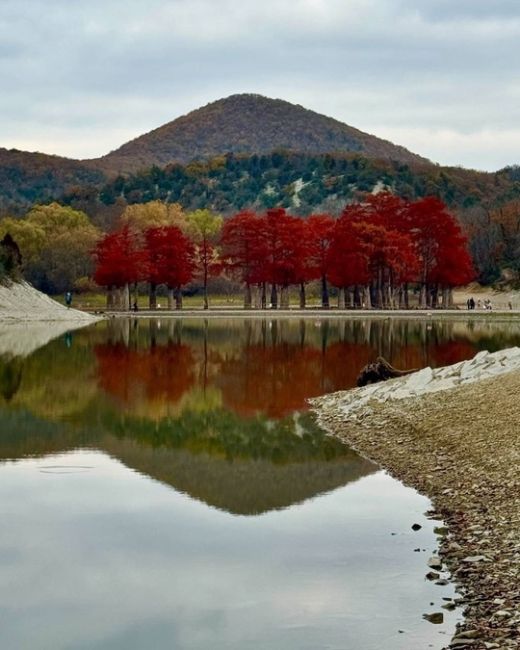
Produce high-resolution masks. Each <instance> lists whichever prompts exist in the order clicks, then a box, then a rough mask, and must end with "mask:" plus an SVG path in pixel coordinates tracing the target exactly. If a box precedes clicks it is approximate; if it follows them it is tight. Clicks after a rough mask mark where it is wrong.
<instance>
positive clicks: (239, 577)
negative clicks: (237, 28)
mask: <svg viewBox="0 0 520 650" xmlns="http://www.w3.org/2000/svg"><path fill="white" fill-rule="evenodd" d="M518 343H520V335H519V334H518V333H517V331H516V328H514V329H513V328H511V329H508V328H507V326H506V327H505V328H502V329H500V328H495V329H493V328H489V326H488V325H487V324H486V325H485V327H482V328H481V327H480V326H478V325H476V326H475V327H474V328H473V329H471V330H470V329H468V328H467V327H465V326H464V324H463V323H426V322H417V323H413V322H410V321H408V322H396V321H377V322H370V321H366V322H362V321H350V322H348V321H343V322H342V321H335V320H331V321H319V320H316V321H303V320H302V321H296V320H293V321H283V320H280V321H278V320H268V319H265V320H259V321H241V320H228V321H206V322H204V321H202V322H201V321H189V320H185V321H173V320H172V321H157V320H151V321H144V320H139V321H138V320H126V321H122V320H113V321H109V322H103V323H98V324H97V325H96V326H93V327H90V328H88V329H86V330H81V331H77V332H74V333H73V334H72V335H66V336H62V337H61V338H59V339H57V340H55V341H52V342H51V343H49V344H48V345H46V346H45V347H42V348H40V349H39V350H37V351H36V352H34V353H32V354H30V355H29V356H26V357H22V356H20V355H16V354H12V353H8V352H9V351H8V350H4V352H5V353H4V354H3V355H1V356H0V479H1V480H0V516H1V517H2V521H3V523H4V526H3V531H2V534H1V535H0V569H1V570H2V584H3V585H4V587H3V588H0V616H1V617H2V632H0V637H1V641H2V642H1V644H0V645H2V647H4V646H5V647H6V648H17V650H18V649H20V650H25V648H27V649H28V648H31V649H32V648H34V647H38V648H39V649H44V650H46V649H47V648H49V649H51V648H52V650H61V649H63V650H70V648H81V649H86V648H89V649H90V648H92V649H94V648H103V649H104V650H107V649H109V650H114V649H118V650H119V649H122V648H124V649H125V650H129V649H134V648H135V650H138V649H140V648H144V647H150V648H154V650H155V649H157V650H162V649H163V648H164V649H166V648H170V647H178V648H182V649H184V648H186V649H192V648H193V649H197V650H208V649H209V648H212V650H213V649H215V650H224V649H225V650H230V649H231V650H243V649H244V648H251V649H254V650H264V649H265V650H267V649H269V650H270V649H271V648H278V647H282V648H286V649H287V650H305V649H307V648H308V649H309V650H311V649H312V650H322V649H324V648H338V649H340V648H342V649H343V648H346V647H355V648H359V650H372V649H373V650H375V649H376V648H380V647H383V646H384V647H385V648H388V649H391V650H394V649H395V650H412V648H414V649H415V648H417V647H427V646H429V645H430V644H431V645H432V647H436V648H440V647H441V646H442V645H444V643H443V640H445V638H446V637H438V636H434V635H438V633H439V628H442V630H441V631H442V632H443V633H444V634H445V633H446V630H449V629H450V627H449V626H450V625H452V619H453V616H456V614H449V615H448V614H447V615H446V624H445V625H444V626H438V627H437V626H435V628H436V629H435V630H434V631H433V632H432V630H431V628H433V627H434V626H431V625H430V624H429V623H428V622H426V621H424V620H423V619H422V618H421V615H422V614H423V613H424V612H425V608H426V609H427V607H428V603H430V602H434V603H435V607H436V608H438V607H440V605H442V601H441V600H440V599H441V598H442V596H450V595H452V594H451V592H450V591H449V588H448V590H447V591H446V590H442V589H441V588H440V587H438V586H435V585H432V584H431V583H429V582H427V581H422V580H420V579H418V576H420V575H422V573H423V572H424V568H425V555H423V554H422V553H417V552H414V550H415V549H416V548H417V547H418V546H420V548H421V549H422V548H424V549H427V551H428V552H429V553H431V552H432V550H433V544H434V538H433V534H432V527H433V524H432V522H430V521H428V520H426V519H424V518H422V515H421V513H422V512H423V511H424V510H425V509H426V507H427V502H426V500H425V499H422V497H419V496H418V495H417V494H414V493H413V492H412V491H410V490H408V489H406V488H404V487H403V486H401V485H400V484H398V483H397V482H395V481H393V480H392V479H390V478H389V477H388V476H385V475H383V474H382V473H381V472H378V471H377V468H375V467H374V465H372V464H371V463H370V462H368V461H366V460H364V459H362V458H360V457H359V456H358V455H357V454H356V453H355V452H354V451H352V450H351V449H349V448H347V447H346V446H344V445H341V444H340V443H338V442H337V441H335V440H334V439H331V438H330V437H327V436H326V435H325V434H324V432H323V431H321V430H320V429H319V428H318V427H317V426H316V424H315V422H314V421H313V419H312V417H310V415H309V413H308V412H306V402H305V400H306V399H307V398H308V397H311V396H313V395H318V394H320V393H323V392H328V391H332V390H338V389H344V388H348V387H350V386H353V385H354V383H355V380H356V376H357V373H358V371H359V369H360V368H361V367H362V366H363V365H364V364H365V363H366V362H367V361H369V360H371V359H373V358H375V357H376V356H377V355H378V354H383V355H384V356H385V357H386V358H388V359H389V360H390V361H391V362H393V363H394V364H395V365H397V366H400V367H422V366H424V365H427V364H428V365H444V364H447V363H454V362H456V361H459V360H461V359H465V358H468V357H471V356H473V355H474V354H475V352H477V351H478V350H479V349H481V348H483V347H485V348H489V349H497V348H498V347H504V346H506V345H514V344H518ZM26 353H27V351H26V352H25V353H24V354H26ZM13 460H14V461H16V462H10V461H13ZM172 488H174V489H172ZM208 506H209V507H208ZM415 521H420V522H421V524H422V526H423V528H422V529H421V531H420V532H419V533H413V532H412V531H411V524H412V523H414V522H415ZM396 531H397V532H398V534H397V535H391V532H396ZM432 607H433V606H432ZM374 613H375V614H376V615H375V616H374ZM450 616H451V617H452V619H451V621H450ZM92 621H95V622H96V624H95V625H92ZM399 629H405V635H401V634H399V632H398V630H399Z"/></svg>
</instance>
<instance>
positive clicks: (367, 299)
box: [364, 284, 372, 309]
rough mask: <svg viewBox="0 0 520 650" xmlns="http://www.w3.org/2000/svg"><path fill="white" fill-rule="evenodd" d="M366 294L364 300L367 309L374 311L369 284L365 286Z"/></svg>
mask: <svg viewBox="0 0 520 650" xmlns="http://www.w3.org/2000/svg"><path fill="white" fill-rule="evenodd" d="M364 294H365V299H364V303H365V309H372V295H371V293H370V285H369V284H367V285H365V289H364Z"/></svg>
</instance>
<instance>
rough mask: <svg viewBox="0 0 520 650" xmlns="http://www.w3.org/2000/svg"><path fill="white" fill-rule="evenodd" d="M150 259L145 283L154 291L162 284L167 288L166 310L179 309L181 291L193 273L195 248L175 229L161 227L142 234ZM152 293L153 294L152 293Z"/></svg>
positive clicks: (173, 227)
mask: <svg viewBox="0 0 520 650" xmlns="http://www.w3.org/2000/svg"><path fill="white" fill-rule="evenodd" d="M145 241H146V248H147V251H148V257H149V273H148V280H149V282H150V283H151V285H152V286H153V287H157V286H158V285H160V284H165V285H166V286H167V288H168V308H169V309H173V303H174V297H175V303H176V307H177V309H180V308H181V307H182V292H181V288H182V286H183V285H185V284H187V283H188V282H190V281H191V280H192V279H193V275H194V273H195V261H194V255H195V251H194V246H193V244H192V242H191V241H190V240H189V239H188V237H186V235H184V233H183V232H182V231H181V230H180V228H177V226H163V227H160V228H149V229H148V230H146V231H145ZM154 293H155V292H154Z"/></svg>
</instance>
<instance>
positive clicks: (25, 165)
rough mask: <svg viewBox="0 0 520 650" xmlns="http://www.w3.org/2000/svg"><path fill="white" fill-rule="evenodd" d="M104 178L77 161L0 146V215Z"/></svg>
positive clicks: (91, 168)
mask: <svg viewBox="0 0 520 650" xmlns="http://www.w3.org/2000/svg"><path fill="white" fill-rule="evenodd" d="M106 180H107V178H106V176H105V174H104V173H103V172H102V171H100V170H98V169H95V168H94V167H92V166H90V165H89V164H87V163H83V162H80V161H79V160H71V159H70V158H62V157H60V156H49V155H46V154H43V153H29V152H27V151H18V150H17V149H9V150H8V149H2V148H0V214H6V213H8V212H14V213H18V212H21V211H23V210H24V209H25V210H26V209H27V208H29V207H30V206H32V205H33V204H34V203H46V202H48V201H52V200H53V199H54V198H55V197H59V196H61V195H62V194H63V193H65V192H70V190H71V188H73V187H78V186H85V185H96V184H97V185H101V184H102V183H103V182H106Z"/></svg>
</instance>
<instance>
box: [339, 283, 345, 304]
mask: <svg viewBox="0 0 520 650" xmlns="http://www.w3.org/2000/svg"><path fill="white" fill-rule="evenodd" d="M338 309H345V288H344V287H339V289H338Z"/></svg>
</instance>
